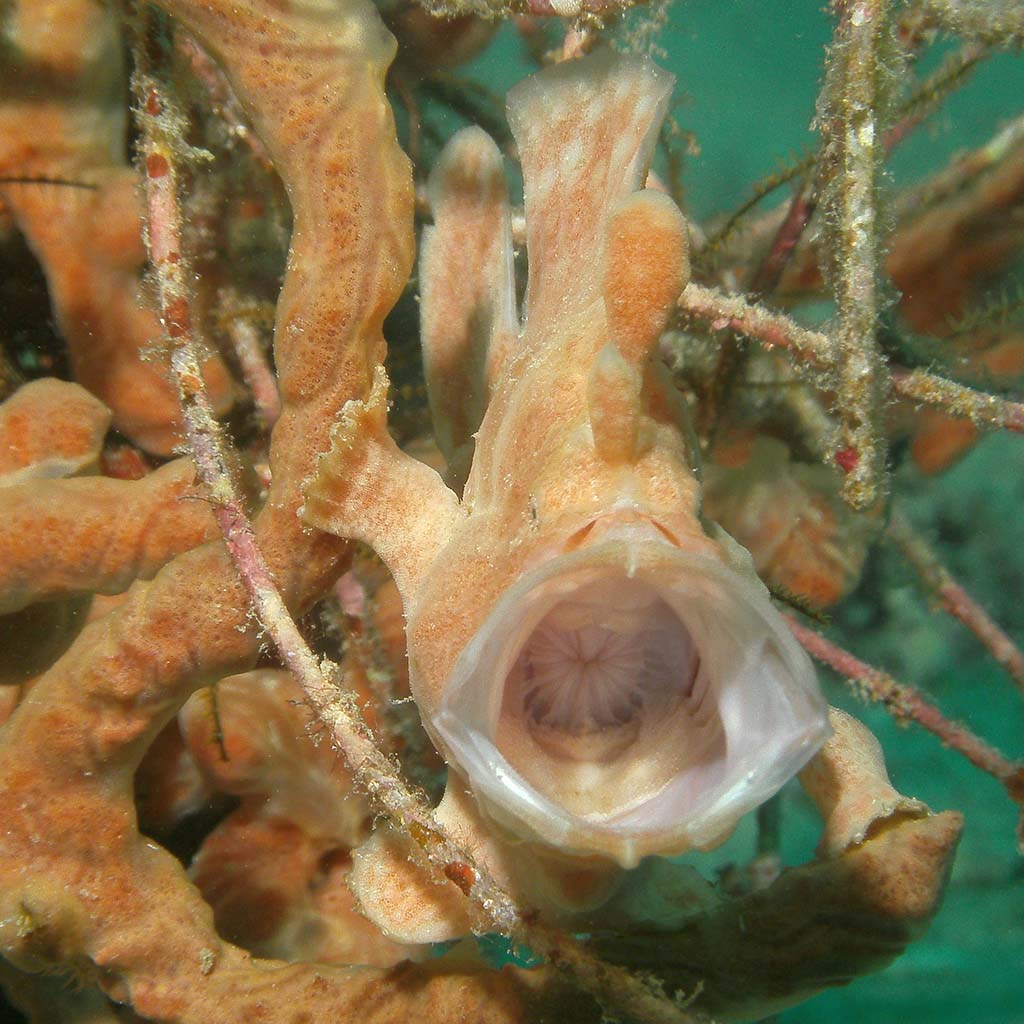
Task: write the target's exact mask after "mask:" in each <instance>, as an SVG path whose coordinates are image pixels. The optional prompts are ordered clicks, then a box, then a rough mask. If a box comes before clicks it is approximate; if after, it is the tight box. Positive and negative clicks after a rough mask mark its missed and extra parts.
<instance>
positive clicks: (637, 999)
mask: <svg viewBox="0 0 1024 1024" xmlns="http://www.w3.org/2000/svg"><path fill="white" fill-rule="evenodd" d="M136 59H137V63H138V66H139V69H140V70H139V76H140V79H139V82H138V84H137V89H138V91H139V93H140V95H141V96H143V97H144V104H145V108H144V109H145V113H146V116H145V118H144V119H143V122H142V124H143V132H144V163H145V167H146V172H147V182H146V184H147V189H146V191H147V198H148V203H149V241H150V251H151V261H152V263H153V266H154V271H155V275H156V280H157V286H158V292H159V301H160V307H161V312H162V319H163V322H164V324H165V326H166V329H167V334H168V339H169V341H170V343H171V344H172V346H173V350H172V354H171V368H172V374H173V376H174V378H175V380H176V382H177V385H178V388H179V393H180V396H181V407H182V414H183V418H184V421H185V425H186V435H187V439H188V444H189V448H190V450H191V451H192V453H193V457H194V458H195V460H196V464H197V466H198V468H199V473H200V476H201V477H202V479H203V482H204V484H205V485H206V488H207V490H208V493H209V496H210V498H211V500H212V501H213V504H214V516H215V518H216V520H217V523H218V526H219V527H220V529H221V532H222V534H223V537H224V541H225V544H226V546H227V549H228V552H229V554H230V556H231V560H232V562H233V564H234V565H235V567H236V569H237V570H238V573H239V575H240V577H241V579H242V582H243V584H244V586H245V588H246V591H247V593H248V595H249V599H250V601H251V603H252V607H253V609H254V611H255V613H256V617H257V619H258V620H259V622H260V623H261V624H262V625H263V627H264V628H265V629H266V631H267V633H268V634H269V635H270V637H271V639H272V640H273V642H274V645H275V647H276V648H277V651H278V653H279V654H280V656H281V659H282V660H283V662H284V663H285V665H286V666H287V667H288V668H289V670H290V671H291V672H292V674H293V675H294V676H295V678H296V679H297V680H298V682H299V684H300V685H301V686H302V689H303V692H304V693H305V695H306V698H307V699H308V700H309V702H310V704H311V705H312V706H313V708H314V709H315V711H316V713H317V715H318V716H319V717H320V719H321V720H322V721H323V722H324V723H325V724H326V725H327V726H328V728H329V729H330V731H331V737H332V740H333V742H334V744H335V746H336V747H337V749H338V751H339V752H340V753H341V755H342V756H343V758H344V759H345V761H346V763H347V764H348V766H349V768H350V770H351V771H352V774H353V778H354V781H355V784H356V785H357V786H358V787H359V788H360V789H361V790H362V791H363V792H365V793H366V794H367V795H368V796H369V797H370V800H371V801H372V803H373V804H374V805H375V806H376V807H377V808H378V809H379V810H380V811H382V812H383V813H385V814H386V815H387V816H388V818H389V819H390V820H391V822H392V823H393V824H394V825H395V826H396V827H397V828H398V829H399V830H400V831H401V832H402V833H403V834H405V835H409V836H411V837H412V838H413V840H414V841H415V844H416V846H417V847H418V849H419V851H420V852H421V853H422V855H423V858H424V860H425V861H426V862H427V864H429V865H430V867H431V868H433V870H434V871H435V872H436V873H437V876H438V879H439V880H440V879H447V880H449V881H452V882H455V883H456V884H458V886H459V888H460V889H462V891H463V892H464V894H465V895H466V896H467V897H468V898H469V899H470V901H471V904H472V906H473V910H474V912H475V915H476V917H477V921H478V926H479V927H481V928H483V929H485V930H491V931H498V932H501V933H502V934H504V935H507V936H508V937H510V938H512V939H513V940H515V941H517V942H522V943H527V944H529V946H530V948H531V949H533V950H534V951H535V952H536V953H538V954H539V955H541V956H543V957H545V958H546V959H548V960H550V961H551V962H552V963H553V964H555V965H556V966H558V967H559V968H561V969H562V970H564V971H566V972H567V973H568V974H569V976H570V977H571V978H572V979H573V980H575V981H576V983H577V984H579V985H581V986H582V987H583V988H584V989H585V990H586V991H588V992H589V993H590V994H592V995H593V996H595V998H597V999H598V1001H599V1002H601V1003H602V1005H605V1006H607V1007H608V1008H609V1009H616V1010H619V1011H621V1012H629V1013H631V1014H633V1015H635V1016H637V1017H639V1018H640V1019H642V1020H645V1021H651V1022H662V1021H664V1022H666V1024H673V1022H674V1024H685V1022H687V1021H690V1020H692V1019H693V1018H692V1016H691V1015H689V1014H685V1013H683V1012H682V1011H680V1010H678V1008H677V1007H675V1005H674V1004H673V1003H672V1002H670V1001H668V1000H666V999H664V998H663V997H661V996H660V995H659V994H658V993H657V992H656V991H655V990H653V989H651V988H649V987H648V986H646V985H645V984H644V983H643V982H642V981H641V980H640V979H638V978H634V977H633V976H632V975H630V974H629V973H628V972H627V971H625V970H623V969H622V968H618V967H614V966H612V965H610V964H604V963H601V962H600V961H598V960H596V959H595V958H594V957H593V956H592V955H591V954H589V953H588V952H587V951H586V950H585V949H584V948H583V947H582V946H581V945H579V943H577V942H576V941H575V940H573V939H572V938H571V937H569V936H567V935H564V934H562V933H560V932H558V931H556V930H553V929H550V928H547V927H545V926H542V925H539V924H534V923H531V922H527V921H526V919H524V917H523V915H522V914H521V913H520V911H519V909H518V908H517V907H516V905H515V902H514V901H513V900H512V898H511V897H510V896H509V895H508V894H507V893H506V892H504V891H503V890H502V889H501V888H499V887H498V886H497V884H496V883H494V881H493V880H492V879H491V878H490V877H489V876H488V875H487V874H486V873H485V872H484V871H483V870H482V869H481V868H479V867H477V866H476V865H475V864H474V862H473V858H472V856H471V855H470V854H469V853H468V851H467V850H465V849H464V848H463V847H461V846H460V845H458V844H456V843H455V842H454V841H453V840H452V839H451V838H450V837H449V836H448V835H447V834H446V832H445V831H444V829H443V828H442V827H441V826H439V824H438V823H437V822H436V820H435V819H434V816H433V814H432V813H431V810H430V808H429V806H428V805H427V804H426V802H425V800H424V799H423V798H422V797H421V796H420V795H418V794H416V793H415V792H413V791H412V790H411V789H410V788H409V787H408V786H407V785H406V784H405V782H404V781H403V780H402V778H401V777H400V776H399V774H398V773H397V771H396V769H395V765H394V764H393V762H392V761H391V760H390V759H389V758H388V757H387V756H386V755H385V754H384V753H383V752H382V751H381V749H380V744H379V743H378V742H377V740H376V737H375V736H374V735H373V733H372V732H371V731H370V730H369V729H368V728H367V726H366V724H365V722H364V720H363V717H362V713H361V711H360V709H359V706H358V703H357V702H356V701H355V699H354V697H353V695H352V691H351V689H350V688H349V687H346V686H345V683H344V679H343V676H342V672H341V670H340V668H339V667H338V666H336V665H334V664H333V663H331V662H329V661H328V660H327V659H323V660H318V659H317V658H316V657H315V655H314V654H313V652H312V651H311V650H310V648H309V646H308V644H307V643H306V642H305V640H304V639H303V637H302V635H301V633H300V632H299V630H298V627H297V626H296V624H295V621H294V619H293V618H292V617H291V615H290V613H289V610H288V607H287V605H286V603H285V601H284V598H283V597H282V595H281V593H280V591H279V590H278V588H277V586H276V585H275V582H274V579H273V576H272V574H271V571H270V569H269V567H268V565H267V562H266V560H265V559H264V557H263V554H262V552H261V550H260V547H259V545H258V543H257V538H256V533H255V531H254V530H253V527H252V525H251V524H250V522H249V520H248V517H247V515H246V512H245V509H244V508H243V506H242V503H241V501H240V499H239V497H238V494H237V492H236V490H235V487H234V485H233V483H232V479H231V470H230V462H231V457H230V455H229V454H228V451H227V448H226V445H225V443H224V441H223V438H222V436H221V431H220V428H219V426H218V424H217V422H216V420H215V419H214V416H213V410H212V408H211V406H210V403H209V399H208V397H207V395H206V391H205V386H204V383H203V379H202V376H201V375H200V373H199V363H198V358H197V352H196V344H195V339H194V334H193V330H192V326H191V324H192V317H191V313H190V303H189V297H188V292H187V287H186V284H185V281H186V271H185V267H186V266H187V261H186V259H185V256H184V254H183V251H182V246H181V230H180V225H181V214H180V210H179V208H178V195H177V172H176V160H175V153H174V151H173V149H172V146H171V144H170V142H169V139H168V137H167V125H169V124H174V123H176V118H175V116H174V114H173V113H172V112H171V111H170V110H169V103H168V99H167V98H166V96H165V95H164V94H163V92H162V90H160V88H159V85H158V83H157V82H156V80H155V79H154V78H152V77H151V75H150V74H147V70H146V65H145V62H144V57H143V55H142V53H141V52H137V55H136ZM456 869H457V870H456ZM456 880H457V881H456Z"/></svg>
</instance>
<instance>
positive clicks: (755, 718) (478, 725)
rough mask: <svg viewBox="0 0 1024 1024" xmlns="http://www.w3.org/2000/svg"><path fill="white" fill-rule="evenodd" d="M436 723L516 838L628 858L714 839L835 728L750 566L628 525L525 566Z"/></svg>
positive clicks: (450, 684)
mask: <svg viewBox="0 0 1024 1024" xmlns="http://www.w3.org/2000/svg"><path fill="white" fill-rule="evenodd" d="M432 726H433V728H434V729H435V730H436V732H437V733H438V735H439V737H440V738H441V739H442V740H443V741H444V744H445V746H446V747H447V749H448V751H449V752H450V754H451V756H452V757H453V758H454V760H455V763H456V765H457V767H458V769H459V770H460V771H461V772H462V773H463V774H464V775H465V776H466V778H467V780H468V781H469V783H470V785H471V788H472V789H473V791H474V793H475V795H476V798H477V800H478V802H479V804H480V806H481V808H482V810H483V811H484V812H485V813H486V814H487V815H488V816H489V817H490V818H491V819H492V820H493V821H494V822H495V823H496V824H498V825H499V826H501V827H502V828H503V830H505V831H506V832H507V833H511V834H512V835H514V836H518V837H520V838H523V839H527V840H532V841H538V842H541V843H544V844H546V845H548V846H552V847H555V848H557V849H560V850H562V851H564V852H567V853H580V854H595V853H596V854H601V855H604V856H607V857H610V858H611V859H613V860H616V861H618V862H619V863H621V864H623V865H624V866H631V865H632V864H635V863H636V861H637V860H638V859H639V858H640V857H642V856H646V855H647V854H651V853H677V852H682V851H683V850H686V849H690V848H693V847H708V846H712V845H714V844H715V843H717V842H719V841H721V840H722V839H724V838H725V836H726V835H728V833H729V832H730V831H731V829H732V827H733V826H734V825H735V823H736V821H737V820H738V818H739V817H740V816H741V815H742V814H744V813H746V812H747V811H749V810H751V809H753V808H754V807H756V806H757V805H759V804H760V803H762V802H763V801H765V800H766V799H768V797H770V796H771V795H773V794H774V793H775V792H776V791H777V790H778V789H779V788H780V787H781V786H782V785H783V784H784V783H785V782H786V781H787V780H788V779H789V778H790V777H792V776H793V775H794V774H795V773H796V772H797V771H799V770H800V768H802V767H803V766H804V764H805V763H806V762H807V761H808V760H809V759H810V758H811V757H812V756H813V754H814V753H815V752H816V750H817V749H818V747H819V746H820V745H821V743H823V742H824V740H825V739H826V738H827V736H828V735H829V728H828V721H827V706H826V703H825V700H824V698H823V697H822V695H821V692H820V690H819V688H818V685H817V681H816V678H815V675H814V670H813V668H812V666H811V664H810V661H809V659H808V658H807V656H806V654H804V652H803V650H802V649H801V648H800V647H799V645H798V644H797V643H796V641H795V640H794V639H793V637H792V635H791V634H790V632H789V630H788V629H787V628H786V626H785V624H784V622H783V621H782V619H781V617H780V616H779V614H778V613H777V612H776V610H775V609H774V608H773V607H772V605H771V602H770V601H769V599H768V595H767V591H766V590H765V588H764V586H763V585H762V584H761V583H760V581H759V580H758V579H757V578H756V576H755V575H754V574H753V572H752V570H751V571H750V572H749V573H747V572H741V571H739V570H738V569H736V568H734V567H732V566H731V565H729V564H727V563H726V562H725V561H724V560H723V559H721V558H719V557H717V556H716V555H715V554H712V553H710V552H709V551H707V550H686V549H684V548H681V547H678V546H676V545H674V544H672V543H671V542H669V541H668V540H666V539H665V537H664V536H663V535H662V534H661V533H659V532H658V531H656V530H654V529H647V530H644V529H642V528H641V529H638V528H637V527H636V525H635V524H631V525H629V526H627V527H625V528H623V529H616V528H614V527H613V528H611V529H609V530H607V531H602V535H601V536H600V538H599V539H598V540H597V542H596V543H594V544H592V545H587V546H585V547H583V548H581V549H579V550H576V551H572V552H570V553H565V554H554V555H553V556H552V557H550V558H548V559H546V560H544V561H542V562H541V563H540V564H537V565H535V566H534V567H533V568H531V569H529V570H527V571H526V572H524V574H523V575H522V576H521V577H520V579H519V580H518V581H517V582H516V583H515V584H514V585H513V586H512V587H511V588H509V589H508V590H507V591H506V592H505V593H504V594H503V595H502V597H501V598H500V599H499V600H498V601H497V602H496V603H495V605H494V607H493V608H492V610H491V612H490V614H489V615H488V616H487V618H486V620H485V621H484V623H483V625H482V626H481V627H480V628H479V629H478V630H477V632H476V634H475V635H474V636H473V637H472V639H471V640H470V641H469V643H468V644H467V645H466V647H465V648H464V649H463V651H462V653H461V654H460V656H459V657H458V659H457V660H456V662H455V664H454V666H453V668H452V671H451V672H450V674H449V676H448V678H447V680H446V683H445V687H444V692H443V696H442V699H441V703H440V706H439V709H438V712H437V713H436V714H435V716H434V718H433V721H432Z"/></svg>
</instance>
